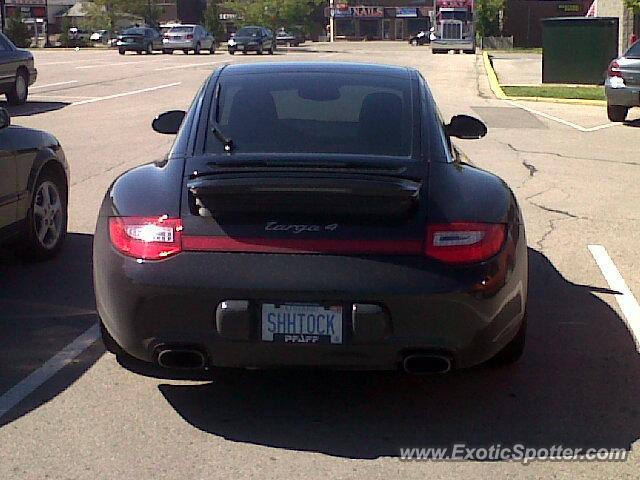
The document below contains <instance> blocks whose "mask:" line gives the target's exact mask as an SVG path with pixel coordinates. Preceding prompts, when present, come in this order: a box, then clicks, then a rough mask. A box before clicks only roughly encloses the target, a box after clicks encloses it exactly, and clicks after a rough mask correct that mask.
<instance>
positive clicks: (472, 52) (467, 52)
mask: <svg viewBox="0 0 640 480" xmlns="http://www.w3.org/2000/svg"><path fill="white" fill-rule="evenodd" d="M463 53H466V54H467V55H475V54H476V51H475V50H463Z"/></svg>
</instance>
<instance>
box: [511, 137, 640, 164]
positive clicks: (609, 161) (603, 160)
mask: <svg viewBox="0 0 640 480" xmlns="http://www.w3.org/2000/svg"><path fill="white" fill-rule="evenodd" d="M499 143H502V142H499ZM503 145H505V146H507V147H509V148H510V149H511V150H512V151H514V152H516V153H518V154H522V153H526V154H529V155H551V156H554V157H559V158H566V159H569V160H586V161H588V162H604V163H616V164H619V165H630V166H633V167H640V163H638V162H627V161H623V160H609V159H605V158H590V157H576V156H573V155H564V154H562V153H557V152H545V151H536V150H523V149H521V148H517V147H515V146H514V145H513V144H511V143H503Z"/></svg>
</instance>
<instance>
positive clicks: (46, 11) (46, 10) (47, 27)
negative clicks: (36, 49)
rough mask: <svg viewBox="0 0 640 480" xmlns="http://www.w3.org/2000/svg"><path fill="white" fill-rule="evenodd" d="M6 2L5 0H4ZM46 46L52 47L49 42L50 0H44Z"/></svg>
mask: <svg viewBox="0 0 640 480" xmlns="http://www.w3.org/2000/svg"><path fill="white" fill-rule="evenodd" d="M2 1H3V2H4V0H2ZM44 28H45V29H46V30H45V33H44V46H45V47H50V46H51V42H49V0H44Z"/></svg>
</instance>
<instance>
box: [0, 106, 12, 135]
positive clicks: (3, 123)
mask: <svg viewBox="0 0 640 480" xmlns="http://www.w3.org/2000/svg"><path fill="white" fill-rule="evenodd" d="M9 125H11V115H9V112H7V109H6V108H0V130H2V129H3V128H7V127H8V126H9Z"/></svg>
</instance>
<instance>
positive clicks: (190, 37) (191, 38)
mask: <svg viewBox="0 0 640 480" xmlns="http://www.w3.org/2000/svg"><path fill="white" fill-rule="evenodd" d="M185 38H186V39H187V40H193V35H187V36H186V37H185Z"/></svg>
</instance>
